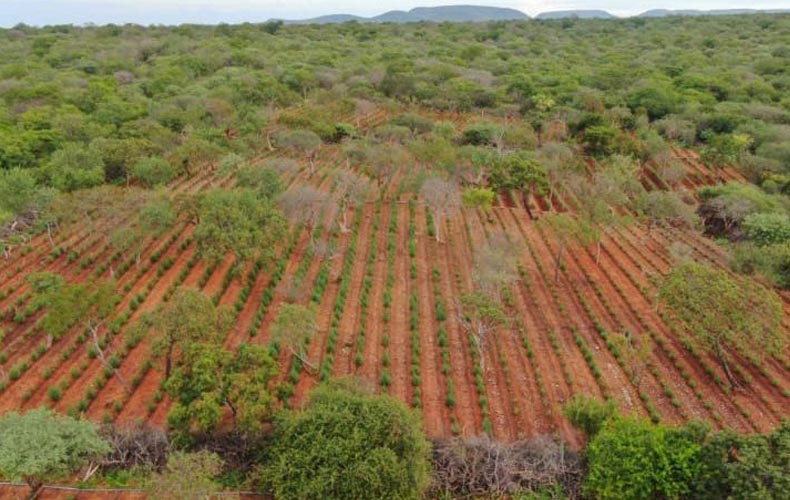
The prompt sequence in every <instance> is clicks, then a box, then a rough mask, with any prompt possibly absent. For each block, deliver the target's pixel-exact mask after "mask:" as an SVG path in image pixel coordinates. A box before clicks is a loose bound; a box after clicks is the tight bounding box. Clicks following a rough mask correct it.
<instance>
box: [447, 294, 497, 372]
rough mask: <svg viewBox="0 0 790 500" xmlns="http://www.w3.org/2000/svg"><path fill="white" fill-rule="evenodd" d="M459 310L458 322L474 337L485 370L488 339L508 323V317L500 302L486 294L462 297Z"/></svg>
mask: <svg viewBox="0 0 790 500" xmlns="http://www.w3.org/2000/svg"><path fill="white" fill-rule="evenodd" d="M457 309H458V311H459V315H458V320H459V322H460V323H461V325H462V326H463V327H464V329H465V330H466V331H467V332H468V333H469V334H470V335H471V336H472V339H473V340H474V342H475V346H476V347H477V351H478V352H479V353H480V366H481V367H483V368H484V369H485V353H486V351H487V349H488V338H489V337H490V336H491V334H492V333H493V332H495V331H496V329H497V328H499V327H501V326H502V325H504V324H505V323H506V322H507V315H506V314H505V311H504V309H503V308H502V305H501V304H500V303H499V301H498V300H497V299H495V298H493V297H491V296H489V295H487V294H486V293H484V292H474V293H470V294H467V295H464V296H463V297H461V300H460V301H459V304H458V308H457Z"/></svg>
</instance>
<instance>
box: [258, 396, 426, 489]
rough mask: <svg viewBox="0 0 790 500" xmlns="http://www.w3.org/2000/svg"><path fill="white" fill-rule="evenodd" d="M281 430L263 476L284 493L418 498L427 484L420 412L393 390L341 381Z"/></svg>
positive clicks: (287, 418)
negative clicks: (386, 392) (381, 392)
mask: <svg viewBox="0 0 790 500" xmlns="http://www.w3.org/2000/svg"><path fill="white" fill-rule="evenodd" d="M275 429H276V430H275V434H274V440H273V443H272V447H271V449H270V450H269V452H270V456H271V460H270V461H269V462H268V463H267V464H266V465H265V466H264V467H263V468H262V469H261V479H262V480H263V483H264V484H267V485H269V488H270V489H271V493H273V496H274V497H276V498H278V499H280V500H301V499H305V498H323V499H326V500H341V499H342V500H348V499H353V500H378V499H382V498H393V499H394V498H397V499H401V500H417V499H419V498H421V497H422V494H423V492H424V491H425V489H426V487H427V486H428V481H429V462H428V453H429V444H428V442H427V440H426V439H425V435H424V433H423V431H422V425H421V423H420V421H419V417H418V416H417V415H416V414H415V413H413V412H411V411H410V410H408V409H407V408H406V407H405V406H404V405H403V403H401V402H400V401H397V400H395V399H394V398H392V397H390V396H376V395H373V394H368V393H365V392H363V391H362V390H360V389H357V388H354V387H352V386H350V384H348V383H340V382H334V383H333V384H331V385H328V386H321V387H319V388H317V389H315V390H314V391H313V392H312V393H311V395H310V400H309V402H308V403H307V406H306V407H305V408H304V410H302V411H289V412H283V413H282V414H281V415H280V417H279V419H278V421H277V425H276V426H275Z"/></svg>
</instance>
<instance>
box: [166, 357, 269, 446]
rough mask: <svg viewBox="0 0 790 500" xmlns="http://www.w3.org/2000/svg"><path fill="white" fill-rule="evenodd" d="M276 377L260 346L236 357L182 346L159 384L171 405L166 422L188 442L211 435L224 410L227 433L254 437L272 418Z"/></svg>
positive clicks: (217, 425) (219, 423) (180, 437)
mask: <svg viewBox="0 0 790 500" xmlns="http://www.w3.org/2000/svg"><path fill="white" fill-rule="evenodd" d="M278 373H279V369H278V367H277V363H276V362H275V361H274V360H273V359H272V358H271V356H270V355H269V353H268V351H267V350H266V349H265V348H263V347H261V346H255V345H249V344H242V345H240V346H239V348H238V351H237V352H236V353H233V352H231V351H228V350H226V349H224V348H223V347H222V345H221V344H219V343H211V342H198V343H192V344H190V345H188V346H186V347H185V350H184V352H183V353H182V356H181V359H180V360H179V362H178V364H177V365H176V367H175V369H174V370H173V372H172V374H171V376H170V378H168V379H167V381H166V382H165V390H167V392H168V394H170V396H171V397H172V398H173V400H174V404H173V408H172V409H171V410H170V412H169V413H168V415H167V421H168V423H169V425H170V426H171V427H172V428H173V429H174V430H175V431H176V439H177V440H179V441H182V442H188V441H189V438H190V436H191V435H193V434H195V433H208V432H213V431H215V430H217V429H218V428H219V427H220V425H221V423H222V420H223V415H224V410H225V409H227V410H229V411H230V414H231V417H232V422H233V429H235V430H240V431H242V432H259V431H260V430H261V428H262V426H263V424H264V423H265V422H266V420H267V419H268V418H269V416H270V415H271V412H272V408H273V405H274V397H273V395H272V389H273V383H274V379H275V377H276V376H277V374H278Z"/></svg>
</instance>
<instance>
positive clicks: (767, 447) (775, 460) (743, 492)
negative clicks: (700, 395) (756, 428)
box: [689, 421, 790, 500]
mask: <svg viewBox="0 0 790 500" xmlns="http://www.w3.org/2000/svg"><path fill="white" fill-rule="evenodd" d="M689 498H695V499H699V500H722V499H724V500H736V499H744V500H758V499H761V500H763V499H764V500H780V499H784V498H790V421H784V422H783V423H782V424H781V425H780V426H779V428H778V429H776V430H774V431H773V432H770V433H768V434H756V435H746V436H744V435H739V434H737V433H735V432H732V431H724V432H721V433H718V434H716V435H714V436H712V437H711V438H709V439H708V440H707V442H706V443H705V444H704V445H703V447H702V471H701V472H700V474H699V475H697V477H696V478H695V480H694V481H693V491H692V494H691V495H689Z"/></svg>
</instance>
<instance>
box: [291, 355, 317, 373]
mask: <svg viewBox="0 0 790 500" xmlns="http://www.w3.org/2000/svg"><path fill="white" fill-rule="evenodd" d="M290 351H291V353H292V354H293V355H294V356H296V357H297V358H299V361H301V362H302V364H304V365H305V366H306V367H308V368H310V370H311V371H312V372H313V373H317V372H318V367H317V366H315V365H314V364H313V363H311V362H310V361H308V360H307V359H306V358H305V356H304V354H302V353H301V352H297V351H296V350H294V349H290Z"/></svg>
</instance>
